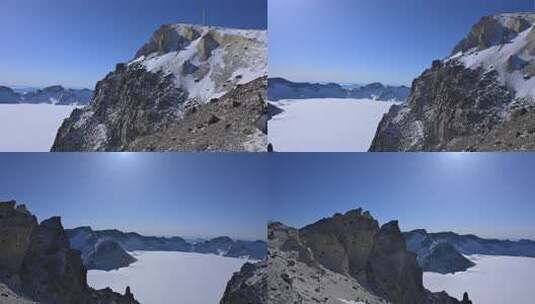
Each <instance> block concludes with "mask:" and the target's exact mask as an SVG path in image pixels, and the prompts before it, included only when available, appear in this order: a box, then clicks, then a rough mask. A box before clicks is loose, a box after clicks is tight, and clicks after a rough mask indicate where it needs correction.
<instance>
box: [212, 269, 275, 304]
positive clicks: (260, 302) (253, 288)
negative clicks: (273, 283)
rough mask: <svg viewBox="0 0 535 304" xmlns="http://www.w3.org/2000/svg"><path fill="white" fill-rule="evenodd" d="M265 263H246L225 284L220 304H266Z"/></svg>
mask: <svg viewBox="0 0 535 304" xmlns="http://www.w3.org/2000/svg"><path fill="white" fill-rule="evenodd" d="M267 267H268V265H267V262H259V263H256V264H250V263H246V264H245V265H243V267H242V268H241V270H240V272H237V273H235V274H234V275H233V276H232V278H231V279H230V281H229V282H228V283H227V287H226V289H225V293H224V295H223V298H222V299H221V302H220V303H221V304H264V303H268V289H267V276H266V273H267ZM260 273H261V274H260Z"/></svg>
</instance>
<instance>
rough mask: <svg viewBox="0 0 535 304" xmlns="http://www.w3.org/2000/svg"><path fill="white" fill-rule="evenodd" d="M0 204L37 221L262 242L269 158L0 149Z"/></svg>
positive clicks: (229, 155)
mask: <svg viewBox="0 0 535 304" xmlns="http://www.w3.org/2000/svg"><path fill="white" fill-rule="evenodd" d="M0 168H1V170H0V201H5V200H10V199H15V200H17V201H19V202H20V203H25V204H26V205H27V206H28V209H29V210H30V211H31V212H32V213H33V214H35V215H36V216H37V217H38V219H39V220H40V221H42V220H44V219H47V218H49V217H51V216H58V215H59V216H61V217H62V222H63V225H64V226H65V227H67V228H74V227H77V226H83V225H89V226H92V227H93V228H96V229H110V228H116V229H120V230H123V231H136V232H139V233H143V234H146V235H166V236H170V235H180V236H188V237H212V236H220V235H228V236H230V237H234V238H240V239H265V238H266V221H267V216H268V213H267V212H268V209H267V200H268V195H267V187H266V184H267V179H266V178H267V174H266V170H267V162H266V161H265V159H264V158H263V157H262V156H261V155H253V154H219V155H218V154H200V153H199V154H183V153H170V154H165V153H94V154H91V153H89V154H68V153H67V154H62V153H28V154H24V153H20V154H9V153H1V154H0Z"/></svg>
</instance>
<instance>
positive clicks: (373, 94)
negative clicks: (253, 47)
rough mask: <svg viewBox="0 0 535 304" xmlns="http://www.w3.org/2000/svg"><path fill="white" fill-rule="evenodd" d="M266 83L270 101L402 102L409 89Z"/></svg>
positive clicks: (379, 85)
mask: <svg viewBox="0 0 535 304" xmlns="http://www.w3.org/2000/svg"><path fill="white" fill-rule="evenodd" d="M268 83H269V85H268V99H269V100H270V101H279V100H282V99H313V98H355V99H373V100H380V101H398V102H404V101H406V100H407V97H408V96H409V88H407V87H405V86H388V85H383V84H382V83H378V82H376V83H370V84H367V85H363V86H357V87H344V86H342V85H339V84H336V83H327V84H320V83H307V82H292V81H289V80H286V79H284V78H269V79H268Z"/></svg>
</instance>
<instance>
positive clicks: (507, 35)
mask: <svg viewBox="0 0 535 304" xmlns="http://www.w3.org/2000/svg"><path fill="white" fill-rule="evenodd" d="M534 25H535V14H533V13H515V14H500V15H495V16H488V17H484V18H482V19H481V20H480V21H479V22H478V23H477V24H476V25H474V27H473V28H472V30H471V31H470V33H469V34H468V35H467V37H466V38H465V39H463V40H462V41H461V42H460V43H459V44H458V45H457V46H456V47H455V48H454V50H453V52H452V55H451V56H450V57H448V58H446V59H444V60H436V61H434V62H433V64H432V67H431V68H430V69H428V70H426V71H425V72H424V73H423V74H422V75H421V76H420V77H418V78H417V79H415V80H414V82H413V85H412V88H411V94H410V96H409V98H408V102H407V104H405V105H396V106H393V107H392V108H391V110H390V111H389V113H387V114H386V115H385V116H384V117H383V119H382V121H381V122H380V124H379V127H378V129H377V133H376V135H375V138H374V140H373V142H372V145H371V147H370V151H509V150H532V149H535V119H533V118H534V117H535V111H534V109H535V77H534V76H535V27H534Z"/></svg>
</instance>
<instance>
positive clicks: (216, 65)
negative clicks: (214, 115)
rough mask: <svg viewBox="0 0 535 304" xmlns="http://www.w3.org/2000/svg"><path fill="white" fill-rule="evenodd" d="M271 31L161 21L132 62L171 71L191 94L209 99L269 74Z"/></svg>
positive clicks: (166, 73) (203, 99) (164, 71)
mask: <svg viewBox="0 0 535 304" xmlns="http://www.w3.org/2000/svg"><path fill="white" fill-rule="evenodd" d="M266 50H267V33H266V31H261V30H241V29H231V28H223V27H212V26H199V25H190V24H169V25H164V26H162V27H160V28H159V29H158V30H157V31H156V32H155V33H154V34H153V36H152V38H151V40H150V41H149V42H148V43H147V44H145V45H144V46H143V47H142V48H141V49H140V50H139V51H138V52H137V53H136V56H135V59H134V60H132V61H131V62H130V63H129V65H132V64H141V65H142V66H143V67H144V68H145V69H146V70H148V71H150V72H162V73H163V74H164V75H172V76H173V79H174V82H175V84H176V86H177V87H178V88H180V89H182V90H183V91H185V92H187V93H188V98H189V99H198V101H201V102H208V101H210V100H211V99H213V98H218V97H220V96H222V95H223V94H224V93H226V92H227V91H229V90H230V89H232V88H233V87H235V86H236V85H238V84H244V83H247V82H250V81H253V80H255V79H257V78H260V77H263V76H265V75H267V54H266Z"/></svg>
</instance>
